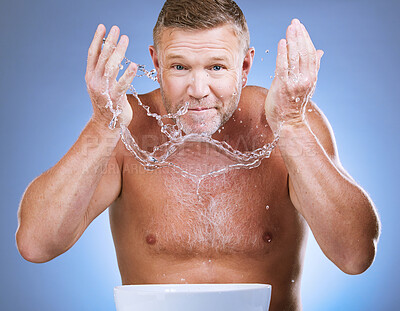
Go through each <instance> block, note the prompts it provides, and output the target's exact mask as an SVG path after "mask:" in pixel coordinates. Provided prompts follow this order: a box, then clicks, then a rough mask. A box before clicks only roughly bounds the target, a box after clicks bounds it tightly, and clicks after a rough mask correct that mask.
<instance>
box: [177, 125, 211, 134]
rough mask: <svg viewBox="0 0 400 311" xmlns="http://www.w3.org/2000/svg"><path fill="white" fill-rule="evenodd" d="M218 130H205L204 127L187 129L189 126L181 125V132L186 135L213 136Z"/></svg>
mask: <svg viewBox="0 0 400 311" xmlns="http://www.w3.org/2000/svg"><path fill="white" fill-rule="evenodd" d="M217 130H218V128H205V127H193V126H191V127H189V126H184V125H182V131H183V132H184V133H185V134H186V135H189V134H195V135H201V136H211V135H213V134H214V133H215V132H216V131H217Z"/></svg>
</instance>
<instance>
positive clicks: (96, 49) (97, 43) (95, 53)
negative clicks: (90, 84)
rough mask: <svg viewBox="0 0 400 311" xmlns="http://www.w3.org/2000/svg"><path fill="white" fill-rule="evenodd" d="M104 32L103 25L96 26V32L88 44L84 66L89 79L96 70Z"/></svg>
mask: <svg viewBox="0 0 400 311" xmlns="http://www.w3.org/2000/svg"><path fill="white" fill-rule="evenodd" d="M105 32H106V28H105V27H104V25H103V24H100V25H98V26H97V29H96V32H95V34H94V37H93V40H92V43H91V44H90V47H89V51H88V59H87V65H86V77H87V78H89V77H90V76H91V75H92V73H93V71H94V70H95V68H96V64H97V61H98V59H99V55H100V53H101V45H102V42H103V38H104V35H105Z"/></svg>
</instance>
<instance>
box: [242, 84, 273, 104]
mask: <svg viewBox="0 0 400 311" xmlns="http://www.w3.org/2000/svg"><path fill="white" fill-rule="evenodd" d="M267 94H268V89H266V88H265V87H262V86H257V85H248V86H246V87H244V88H243V90H242V97H245V98H244V99H247V98H254V99H257V100H263V101H264V100H265V98H266V97H267Z"/></svg>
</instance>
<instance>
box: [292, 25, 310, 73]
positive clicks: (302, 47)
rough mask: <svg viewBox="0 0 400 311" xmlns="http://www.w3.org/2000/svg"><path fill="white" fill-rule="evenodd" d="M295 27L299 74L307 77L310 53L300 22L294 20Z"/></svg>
mask: <svg viewBox="0 0 400 311" xmlns="http://www.w3.org/2000/svg"><path fill="white" fill-rule="evenodd" d="M295 25H296V30H297V44H298V48H299V72H301V73H302V74H303V75H307V74H308V72H309V68H310V51H309V47H308V43H307V42H306V36H305V34H304V31H303V29H302V27H301V24H300V22H299V21H298V20H296V22H295Z"/></svg>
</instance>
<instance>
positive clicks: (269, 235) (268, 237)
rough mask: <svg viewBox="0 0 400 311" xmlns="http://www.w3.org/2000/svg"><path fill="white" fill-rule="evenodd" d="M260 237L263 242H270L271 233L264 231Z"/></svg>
mask: <svg viewBox="0 0 400 311" xmlns="http://www.w3.org/2000/svg"><path fill="white" fill-rule="evenodd" d="M262 238H263V240H264V242H265V243H271V241H272V234H271V233H269V232H264V234H263V237H262Z"/></svg>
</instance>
